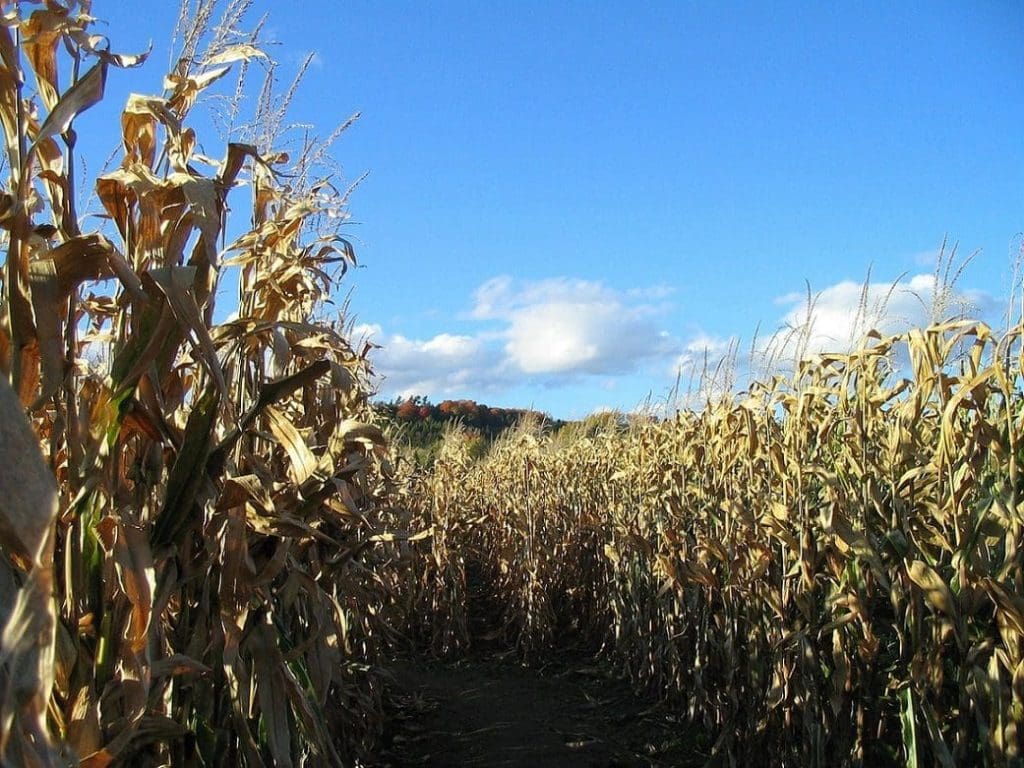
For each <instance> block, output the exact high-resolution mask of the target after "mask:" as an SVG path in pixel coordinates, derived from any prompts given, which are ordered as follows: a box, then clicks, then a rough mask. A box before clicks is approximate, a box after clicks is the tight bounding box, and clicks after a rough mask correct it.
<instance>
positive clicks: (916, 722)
mask: <svg viewBox="0 0 1024 768" xmlns="http://www.w3.org/2000/svg"><path fill="white" fill-rule="evenodd" d="M1020 332H1021V329H1020V328H1017V329H1016V330H1014V331H1012V332H1011V333H1008V334H1006V335H1005V336H1003V337H1001V338H998V337H996V336H994V335H993V334H992V333H991V331H990V330H989V328H988V327H986V326H985V325H983V324H980V323H970V322H957V323H949V324H945V325H941V326H936V327H932V328H929V329H926V330H921V331H913V332H911V333H909V334H906V335H903V336H897V337H892V338H879V337H878V336H877V335H874V336H872V337H871V338H869V339H868V341H867V343H866V345H865V346H864V347H863V348H862V349H860V350H859V351H857V352H855V353H853V354H848V355H832V356H819V357H817V358H815V359H813V360H809V361H807V362H805V363H804V364H802V365H801V366H800V368H799V370H798V372H797V374H796V375H795V376H794V377H792V378H791V379H789V380H783V379H782V378H781V377H776V378H774V379H772V380H771V381H769V382H767V383H764V384H758V385H754V386H752V387H751V388H750V389H749V391H748V392H746V393H744V394H743V395H741V396H739V397H734V398H728V399H725V400H723V401H721V402H719V403H717V404H713V405H709V406H708V407H707V408H705V409H703V410H701V411H700V412H683V413H679V414H677V415H676V416H675V417H674V418H671V419H669V420H665V421H660V422H659V421H655V420H634V421H633V423H632V424H631V425H630V426H628V427H622V426H616V425H615V423H614V421H610V422H608V423H607V424H606V426H605V427H604V428H600V429H592V430H590V432H589V433H585V432H581V433H580V434H577V435H576V436H575V437H566V436H565V435H560V436H556V437H554V438H552V437H546V436H542V435H540V434H538V433H534V434H531V433H530V432H529V430H527V431H525V432H521V433H520V434H518V435H514V436H511V437H510V438H509V439H508V440H507V441H506V442H505V443H504V444H502V445H500V446H498V447H496V448H495V449H494V450H493V452H492V453H491V455H490V456H489V457H487V458H486V459H485V460H482V461H480V462H478V463H475V464H468V463H467V462H466V461H465V460H461V461H458V462H454V463H453V462H452V461H451V459H450V458H448V456H446V455H443V456H442V458H441V459H440V460H439V463H438V466H437V468H436V470H435V477H434V485H433V496H431V495H430V494H424V495H423V496H422V498H423V501H424V507H423V509H422V512H421V514H422V515H423V516H424V518H425V519H426V520H428V521H431V520H432V522H433V523H434V525H435V526H436V527H437V528H438V529H440V530H441V531H443V538H444V548H443V549H438V550H436V551H435V553H434V554H435V560H434V562H432V563H431V564H430V565H431V566H432V567H433V568H434V575H435V577H436V578H445V577H446V575H447V574H449V573H454V574H455V575H454V576H453V577H452V578H454V579H456V580H459V581H460V586H459V589H458V590H453V591H452V592H451V598H452V599H451V601H450V602H451V603H457V602H458V601H459V599H460V598H461V596H462V595H463V594H465V591H466V588H465V586H464V585H463V584H461V580H462V579H464V571H462V570H460V569H463V567H464V564H466V563H471V564H472V572H473V573H476V574H482V577H481V578H483V579H484V580H485V582H486V588H487V589H489V590H490V591H491V592H492V595H493V596H494V598H495V600H496V601H498V603H499V604H500V605H502V606H504V625H505V627H506V629H507V632H508V634H509V639H510V640H512V641H514V642H515V643H516V644H517V645H518V646H519V647H520V648H521V649H522V651H523V652H524V653H528V654H529V653H537V652H540V651H543V650H544V649H546V648H550V647H552V646H553V645H556V644H558V643H559V642H562V641H564V640H565V639H566V638H567V637H570V636H579V635H582V636H583V637H585V638H590V639H594V640H599V641H601V642H603V643H604V644H605V647H606V649H607V650H608V651H609V652H610V653H611V654H612V655H613V657H614V658H615V659H616V660H617V661H618V663H620V664H621V665H622V667H624V668H625V669H626V670H628V672H629V674H630V675H631V676H632V677H633V679H634V680H635V681H637V683H638V684H641V685H643V686H646V687H648V688H649V689H650V690H652V691H654V692H656V693H658V694H660V695H662V696H663V697H665V698H666V699H667V700H670V701H672V702H674V703H675V705H676V706H677V707H679V708H680V710H682V711H683V712H685V714H686V715H687V716H688V718H689V720H690V721H691V722H692V723H693V724H694V725H699V726H701V730H702V731H703V732H704V733H706V734H708V735H709V736H708V741H707V743H706V744H705V745H704V748H705V749H706V750H707V751H708V752H709V753H713V754H714V756H715V758H716V760H722V761H724V762H726V763H729V764H735V765H751V764H762V763H764V762H765V761H766V760H767V759H768V758H767V756H771V759H770V763H771V764H773V765H794V766H795V765H816V766H826V765H828V766H831V765H861V764H863V765H876V764H879V763H889V762H892V761H906V763H907V764H929V765H932V764H934V765H946V766H951V765H966V764H978V763H985V764H991V765H1009V764H1013V763H1014V762H1015V761H1018V760H1019V759H1020V757H1021V756H1022V753H1021V734H1020V733H1019V729H1020V726H1021V724H1022V723H1024V655H1022V645H1021V643H1022V640H1024V584H1022V578H1024V576H1022V571H1021V558H1022V555H1021V546H1020V545H1021V523H1022V515H1024V512H1022V508H1021V507H1020V501H1021V498H1020V497H1021V491H1022V488H1021V484H1020V477H1019V462H1020V450H1021V439H1022V437H1024V432H1022V418H1024V407H1022V397H1021V391H1020V383H1021V369H1020V355H1019V348H1020V345H1019V342H1020ZM894 364H895V365H894ZM894 371H895V372H894ZM904 373H905V376H904V375H903V374H904ZM431 502H432V503H431ZM439 536H440V534H439ZM460 610H463V608H460V607H459V606H458V605H445V606H444V611H445V612H446V615H450V614H453V613H458V612H459V611H460ZM463 640H465V638H463Z"/></svg>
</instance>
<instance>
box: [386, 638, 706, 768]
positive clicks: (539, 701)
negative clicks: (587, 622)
mask: <svg viewBox="0 0 1024 768" xmlns="http://www.w3.org/2000/svg"><path fill="white" fill-rule="evenodd" d="M392 669H393V671H394V673H395V678H396V683H397V686H398V697H397V700H398V702H399V710H398V711H397V712H396V713H394V717H393V718H392V726H391V728H390V733H389V734H388V741H389V742H390V744H389V745H388V746H387V748H386V750H385V752H384V753H383V754H382V756H381V762H380V763H379V765H380V766H396V767H397V766H406V765H408V766H436V767H437V768H457V767H458V766H494V768H502V767H505V768H511V767H513V766H523V767H524V768H526V767H528V766H537V767H538V768H543V767H544V766H550V767H551V768H555V766H557V767H558V768H581V767H582V766H602V767H606V768H610V767H611V766H623V767H625V766H630V767H632V766H637V767H640V766H689V765H701V764H703V762H704V760H702V759H701V755H700V754H699V753H698V752H697V751H696V750H695V749H694V748H693V746H692V745H693V744H694V739H693V738H692V737H690V736H687V735H686V734H685V732H684V730H683V727H682V726H681V725H679V724H678V723H677V722H675V718H673V717H672V716H670V715H669V714H668V713H667V711H666V710H665V709H663V708H659V707H652V706H651V705H650V703H649V702H643V701H641V700H639V699H638V698H637V697H636V696H635V695H634V694H633V692H632V691H631V690H630V687H629V686H628V685H627V684H626V683H624V682H622V681H620V680H615V679H612V678H610V677H608V676H607V675H606V674H604V673H603V672H602V671H601V670H600V669H598V668H597V667H594V666H592V665H588V664H587V663H586V662H585V661H583V662H581V661H579V660H575V661H568V662H565V661H563V662H560V663H558V664H552V665H548V666H546V667H543V668H541V669H531V668H528V667H523V666H521V665H519V664H516V663H514V662H512V661H509V660H508V659H502V658H501V657H490V658H483V659H475V660H464V661H459V662H451V663H445V662H438V661H425V660H416V661H405V662H401V663H398V664H396V665H395V666H394V667H393V668H392ZM688 745H689V746H688Z"/></svg>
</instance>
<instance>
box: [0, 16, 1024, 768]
mask: <svg viewBox="0 0 1024 768" xmlns="http://www.w3.org/2000/svg"><path fill="white" fill-rule="evenodd" d="M186 6H187V4H186ZM201 7H202V8H206V5H203V4H201ZM245 9H246V4H245V3H241V2H232V3H229V4H228V8H227V10H226V11H225V15H224V16H223V17H222V18H221V20H220V22H219V24H218V23H215V20H213V19H212V18H211V17H210V15H209V12H207V13H206V15H205V16H203V15H202V14H200V15H199V16H198V17H197V18H196V19H194V20H193V21H192V23H191V25H188V24H186V25H185V26H184V27H183V33H182V37H181V41H180V42H181V52H180V57H179V58H178V59H177V64H176V65H175V67H174V68H173V69H172V71H171V72H170V73H168V75H167V77H166V78H165V80H164V81H163V90H162V92H161V93H160V95H138V94H136V95H133V96H132V97H131V98H130V99H129V101H128V103H127V104H126V105H125V106H124V108H123V110H122V112H121V115H120V125H119V126H117V128H116V131H115V132H114V133H113V134H112V136H111V143H115V142H116V143H119V145H120V150H119V152H118V154H117V156H116V161H115V166H114V167H113V168H111V169H107V170H105V171H104V172H102V173H100V174H98V175H96V176H95V178H91V179H88V178H83V176H82V174H81V172H80V164H79V163H78V157H77V156H76V134H75V129H74V125H75V121H76V119H77V117H78V116H79V115H80V114H81V113H83V112H84V111H86V110H88V109H90V108H91V107H93V106H94V105H96V104H97V103H99V102H100V101H101V100H102V99H103V96H104V89H105V84H106V81H107V78H108V77H116V76H117V74H118V69H120V68H125V67H134V66H139V65H141V64H143V62H144V60H145V55H142V56H129V55H120V54H115V53H112V52H111V50H110V49H109V48H108V44H107V42H106V41H105V40H104V39H103V38H100V37H98V36H96V35H95V34H94V31H93V29H92V24H93V19H92V16H91V14H90V6H89V4H88V3H80V4H75V3H71V4H70V7H65V6H63V5H61V4H59V3H56V2H48V3H45V4H27V3H25V4H20V5H19V4H5V5H4V13H5V16H4V23H3V24H2V25H0V59H2V67H0V122H2V125H3V133H4V163H3V174H4V180H5V184H4V186H3V191H2V193H0V228H2V229H0V239H2V244H3V247H4V248H5V250H6V259H5V262H4V266H3V270H2V273H0V279H2V284H3V294H2V301H0V370H2V372H3V376H2V377H0V627H2V637H0V764H2V765H4V766H54V765H69V764H77V765H82V766H87V767H88V768H103V767H104V766H107V765H139V766H150V765H152V766H157V765H173V766H219V765H249V766H260V765H281V766H292V765H305V766H315V765H355V764H364V763H365V762H366V761H371V762H372V759H373V755H374V751H375V749H376V748H377V745H378V742H379V739H380V735H381V731H382V728H383V717H384V716H383V712H384V700H385V698H386V696H387V688H386V684H385V683H386V672H385V671H384V667H386V664H387V660H388V658H389V657H390V655H391V654H392V653H393V652H394V651H395V649H396V648H409V647H415V648H417V649H420V651H422V652H428V653H432V654H434V655H438V656H458V655H459V654H461V653H463V652H465V651H467V649H469V648H471V647H472V645H473V643H474V640H475V638H474V637H473V632H472V622H471V620H470V618H471V617H470V615H469V614H470V612H471V607H470V595H471V593H473V592H474V591H475V592H477V593H480V592H482V593H484V594H486V596H487V599H488V604H489V605H491V606H497V607H498V608H497V611H498V613H499V615H498V617H497V618H498V634H499V635H500V640H501V642H503V643H504V644H506V645H507V647H509V648H512V649H515V651H516V652H517V653H518V654H519V655H520V656H521V657H522V658H523V659H526V660H536V659H540V658H543V657H544V656H545V654H547V653H549V652H551V651H553V650H556V649H558V648H559V647H561V646H562V645H564V644H565V643H566V642H567V641H568V640H570V639H572V640H574V641H580V640H582V641H585V642H589V643H591V644H592V645H593V647H594V648H595V649H599V652H600V654H601V655H602V656H603V658H604V659H606V660H607V661H609V662H610V663H612V664H613V665H615V667H616V668H618V669H619V670H621V671H622V672H623V673H624V674H625V675H626V676H628V679H629V680H630V681H631V682H632V684H633V685H634V686H635V687H636V688H637V689H640V690H643V691H645V692H646V695H649V696H651V697H652V698H654V699H656V700H659V701H661V702H663V703H664V704H665V705H666V706H669V707H671V708H673V711H675V712H678V713H679V714H680V715H682V716H683V717H684V718H685V720H686V721H687V722H688V723H690V724H692V725H693V726H694V727H695V728H697V729H699V730H700V732H701V733H702V734H704V736H703V739H704V741H702V742H701V743H699V744H696V745H695V748H699V749H700V750H701V752H702V753H704V754H706V755H708V757H709V759H710V760H711V761H712V764H720V765H761V764H772V765H788V766H798V765H799V766H803V765H807V766H837V765H849V766H857V765H865V766H867V765H883V764H902V765H911V766H916V765H939V766H944V767H949V766H957V765H982V764H984V765H993V766H1011V765H1020V764H1022V761H1024V754H1022V738H1024V734H1021V733H1020V728H1021V725H1022V724H1024V647H1022V642H1024V575H1022V570H1021V565H1022V552H1021V547H1022V543H1024V542H1022V521H1024V516H1022V512H1021V509H1022V507H1021V504H1022V501H1021V493H1022V485H1021V478H1020V462H1021V459H1022V453H1021V450H1022V445H1021V442H1022V440H1024V425H1022V419H1024V398H1022V395H1021V380H1022V379H1021V376H1022V369H1021V354H1020V350H1021V334H1022V328H1021V327H1020V326H1017V327H1011V328H1010V329H1009V330H1007V331H1005V332H1003V333H996V332H994V331H993V330H992V329H991V328H990V327H988V326H987V325H985V324H983V323H980V322H972V321H967V320H957V321H951V322H946V323H943V324H937V325H934V326H932V327H929V328H925V329H921V330H915V331H911V332H909V333H906V334H902V335H898V336H892V337H883V336H881V335H879V334H877V333H872V334H869V335H868V337H867V338H866V339H865V341H864V343H863V344H862V345H861V346H860V348H859V349H857V350H856V351H854V352H851V353H847V354H834V355H816V356H813V357H810V358H807V359H805V360H803V361H802V362H800V364H799V366H798V367H797V369H796V371H795V372H794V373H793V374H792V375H787V376H781V375H779V376H774V377H768V378H766V379H765V380H764V381H761V382H757V383H754V384H751V385H750V386H749V387H748V388H747V389H746V390H745V391H744V392H742V393H740V394H735V393H733V394H724V395H722V396H721V397H719V398H717V399H715V400H714V401H709V402H708V403H707V405H706V407H702V408H698V409H694V410H684V411H680V412H678V413H676V414H675V415H674V416H671V417H667V418H660V419H655V418H651V419H637V420H633V421H631V422H630V423H628V424H623V423H620V422H619V421H617V420H615V419H607V420H605V421H604V422H603V423H601V424H597V425H596V426H595V425H594V424H589V425H587V424H584V425H580V426H577V427H572V426H570V427H567V428H566V429H564V430H562V431H561V432H559V433H558V434H554V435H552V434H548V433H545V432H543V431H542V430H540V429H538V428H537V426H536V425H532V426H531V425H530V424H524V425H523V426H522V427H521V428H520V429H518V430H517V431H514V432H511V433H508V434H507V435H506V436H505V437H503V438H502V439H501V440H500V441H499V442H498V443H497V444H496V445H495V446H494V447H493V448H492V449H491V450H490V452H489V453H488V454H487V455H486V456H484V457H483V458H476V457H473V456H471V455H470V453H469V450H468V447H467V442H466V441H465V440H464V439H462V437H461V436H460V435H459V433H458V432H454V433H452V434H451V435H450V436H449V438H448V440H447V442H446V443H445V445H444V447H443V449H442V451H441V454H440V456H439V457H438V458H437V460H436V462H435V463H434V464H433V466H432V467H431V468H430V469H429V470H427V471H423V470H414V469H411V468H410V465H408V464H407V463H404V462H403V461H402V460H401V459H400V458H399V457H398V456H397V453H396V450H395V449H394V447H393V445H391V444H389V440H388V437H387V435H386V434H385V432H384V430H383V429H382V427H381V425H380V424H379V423H377V420H376V418H375V416H374V414H373V411H372V409H371V407H370V404H369V401H368V398H369V392H370V386H369V383H368V382H369V381H370V375H371V370H370V363H371V360H372V358H370V359H368V358H367V354H366V352H367V350H360V349H356V348H353V346H352V344H351V341H350V339H349V338H348V335H347V334H346V331H345V326H344V323H343V322H342V321H341V320H339V319H338V318H337V313H336V312H335V314H334V315H333V316H332V314H331V312H330V307H329V302H330V300H331V297H332V293H333V292H334V291H335V289H336V287H337V284H338V281H339V280H340V279H341V277H342V275H343V274H344V272H345V269H346V268H347V267H348V266H350V265H352V264H353V263H354V261H355V255H354V252H353V249H352V247H351V245H350V244H349V242H348V241H347V240H346V239H345V238H344V237H343V236H342V234H341V233H340V231H339V230H338V228H337V226H336V225H333V224H332V223H331V222H338V221H343V220H344V216H343V215H339V214H340V212H343V211H344V209H345V206H346V203H347V196H346V194H345V192H344V191H339V190H337V189H336V188H335V187H334V186H333V185H332V184H331V182H330V181H329V180H328V179H327V178H326V177H324V178H320V177H318V176H317V170H318V166H317V163H318V161H319V160H320V159H322V154H321V152H322V151H323V149H322V147H321V146H319V145H315V144H312V143H310V144H306V145H304V146H303V147H302V148H301V150H302V151H300V152H299V153H296V154H294V156H292V155H289V154H288V153H284V152H281V151H280V150H279V149H277V148H276V147H275V145H274V142H275V140H277V139H278V138H279V137H280V129H281V125H282V115H281V108H280V107H279V102H275V97H274V96H273V94H272V93H271V91H270V89H269V86H268V85H267V84H265V85H264V86H263V88H262V90H261V94H262V95H261V97H260V100H259V103H258V105H257V115H256V117H255V118H254V122H253V125H254V126H256V129H254V130H253V131H251V136H250V138H251V141H226V142H225V143H224V145H223V147H222V154H221V155H220V157H218V158H213V157H210V156H207V155H206V154H203V153H202V152H200V151H199V149H198V147H199V146H204V147H206V148H209V147H210V146H211V145H210V144H209V143H207V144H203V145H201V144H200V143H199V139H198V137H197V133H196V130H195V128H193V127H191V121H192V117H193V108H194V107H195V105H196V104H197V101H199V100H200V99H201V97H202V96H203V94H204V92H205V91H206V90H207V89H208V88H210V87H211V86H212V85H214V84H215V83H217V82H218V81H220V80H221V79H222V78H224V77H225V76H227V75H228V74H229V72H235V73H236V74H241V76H242V78H243V79H244V77H245V73H246V72H247V71H248V68H249V66H250V65H252V64H254V63H257V62H261V61H263V60H264V59H265V58H266V56H265V54H264V53H263V52H262V51H261V50H260V48H259V45H258V42H257V40H256V38H255V37H253V36H249V35H243V34H241V33H238V32H237V31H236V25H237V22H238V20H239V19H240V18H241V15H242V14H243V13H244V11H245ZM271 72H272V70H271ZM269 77H270V76H269V75H268V78H269ZM270 81H271V82H272V78H270ZM285 101H287V100H286V99H285ZM333 138H334V135H332V137H331V140H333ZM326 143H327V144H329V141H328V142H326ZM89 195H93V196H94V197H95V200H96V201H97V203H96V204H97V206H98V210H97V212H98V213H99V216H94V217H92V218H88V217H85V216H83V215H82V212H81V211H80V210H79V205H80V204H81V202H82V201H83V200H84V199H85V198H86V197H87V196H89ZM85 222H92V224H93V225H94V226H93V228H88V227H86V226H85ZM225 291H228V292H233V293H235V294H236V298H235V299H234V300H233V301H234V302H235V305H236V306H237V311H235V312H233V313H231V314H226V313H224V312H220V311H218V307H217V302H218V300H223V299H222V298H219V297H222V296H223V294H224V292H225ZM220 318H223V319H220ZM766 756H770V759H769V758H768V757H766ZM766 761H767V763H766Z"/></svg>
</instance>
